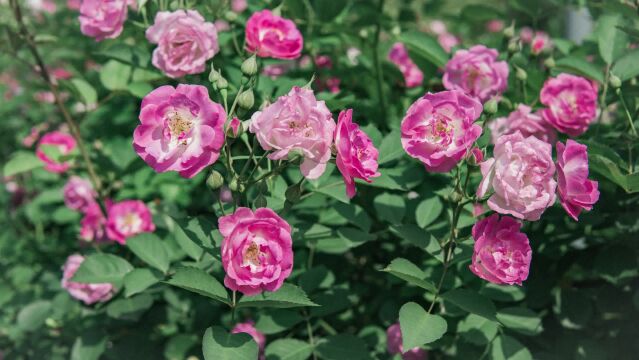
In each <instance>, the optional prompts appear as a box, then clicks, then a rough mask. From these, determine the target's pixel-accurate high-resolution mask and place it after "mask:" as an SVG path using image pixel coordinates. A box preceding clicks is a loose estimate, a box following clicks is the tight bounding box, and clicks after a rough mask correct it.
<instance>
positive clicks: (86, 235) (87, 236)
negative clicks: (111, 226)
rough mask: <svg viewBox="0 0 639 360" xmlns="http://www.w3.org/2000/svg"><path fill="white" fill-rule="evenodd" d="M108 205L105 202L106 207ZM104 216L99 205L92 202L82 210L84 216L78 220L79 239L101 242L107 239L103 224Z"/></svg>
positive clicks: (104, 222)
mask: <svg viewBox="0 0 639 360" xmlns="http://www.w3.org/2000/svg"><path fill="white" fill-rule="evenodd" d="M108 207H109V205H108V204H107V208H108ZM105 225H106V218H105V217H104V214H103V213H102V209H101V208H100V205H98V203H96V202H92V203H91V204H89V205H88V206H87V208H86V209H85V210H84V217H83V218H82V220H81V221H80V239H81V240H83V241H86V242H93V241H95V242H103V241H106V240H108V239H107V237H106V231H105V228H104V226H105Z"/></svg>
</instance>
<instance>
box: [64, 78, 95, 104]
mask: <svg viewBox="0 0 639 360" xmlns="http://www.w3.org/2000/svg"><path fill="white" fill-rule="evenodd" d="M70 82H71V84H72V85H73V87H74V88H75V91H76V92H77V94H78V96H80V98H81V99H82V102H83V103H84V104H87V105H88V104H96V103H97V102H98V93H97V92H96V91H95V89H94V88H93V86H91V84H89V83H88V82H86V81H85V80H84V79H81V78H73V79H71V81H70Z"/></svg>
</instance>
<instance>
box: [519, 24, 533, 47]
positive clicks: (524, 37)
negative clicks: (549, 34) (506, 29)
mask: <svg viewBox="0 0 639 360" xmlns="http://www.w3.org/2000/svg"><path fill="white" fill-rule="evenodd" d="M534 34H535V32H534V31H533V29H531V28H529V27H527V26H526V27H523V28H521V30H520V31H519V38H520V39H521V42H523V43H524V44H527V43H529V42H532V39H533V36H534Z"/></svg>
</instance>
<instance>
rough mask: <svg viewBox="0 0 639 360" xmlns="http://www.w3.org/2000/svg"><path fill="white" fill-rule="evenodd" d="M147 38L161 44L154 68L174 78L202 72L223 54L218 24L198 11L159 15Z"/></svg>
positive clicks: (157, 49)
mask: <svg viewBox="0 0 639 360" xmlns="http://www.w3.org/2000/svg"><path fill="white" fill-rule="evenodd" d="M146 38H147V40H149V42H151V43H153V44H158V47H157V48H155V50H153V66H155V67H156V68H158V69H160V70H162V71H163V72H164V73H165V74H166V75H167V76H169V77H171V78H178V77H181V76H184V75H186V74H199V73H201V72H203V71H204V70H205V69H206V62H207V61H208V60H209V59H210V58H212V57H213V56H214V55H215V54H216V53H217V52H218V51H220V47H219V45H218V41H217V30H216V29H215V25H213V23H210V22H205V21H204V18H203V17H202V15H200V13H198V12H197V11H195V10H176V11H173V12H169V11H160V12H158V13H157V14H156V15H155V21H154V22H153V25H152V26H151V27H149V28H148V29H147V30H146Z"/></svg>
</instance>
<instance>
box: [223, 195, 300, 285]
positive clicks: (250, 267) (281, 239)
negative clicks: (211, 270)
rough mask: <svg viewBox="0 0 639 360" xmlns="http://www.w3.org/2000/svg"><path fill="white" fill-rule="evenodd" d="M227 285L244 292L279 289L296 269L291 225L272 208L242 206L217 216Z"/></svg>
mask: <svg viewBox="0 0 639 360" xmlns="http://www.w3.org/2000/svg"><path fill="white" fill-rule="evenodd" d="M218 227H219V230H220V232H221V233H222V236H224V239H223V240H222V266H223V267H224V271H225V272H226V276H225V277H224V285H226V287H227V288H229V289H231V290H233V291H239V292H241V293H243V294H244V295H256V294H259V293H261V292H262V291H276V290H277V289H279V288H280V287H281V286H282V283H283V282H284V280H285V279H286V278H287V277H288V276H289V275H290V274H291V270H292V269H293V242H292V239H291V227H290V226H289V225H288V223H287V222H286V221H284V219H282V218H281V217H279V216H278V215H277V214H276V213H275V212H274V211H273V210H271V209H269V208H259V209H257V210H255V212H253V211H252V210H251V209H249V208H245V207H240V208H238V209H237V210H236V211H235V212H234V213H233V214H231V215H227V216H223V217H221V218H220V219H219V220H218Z"/></svg>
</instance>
